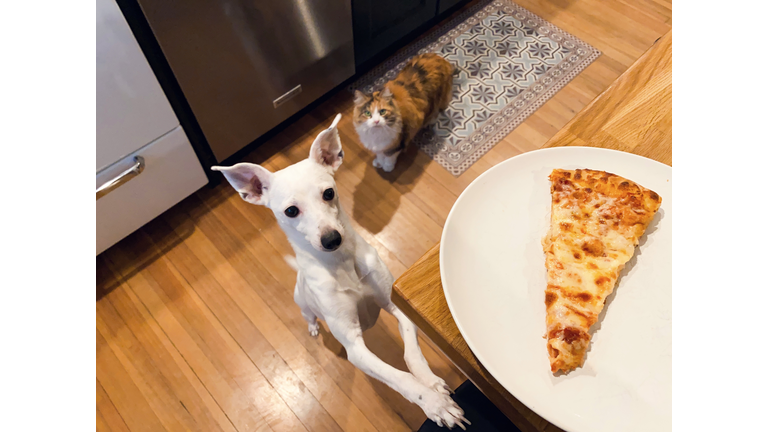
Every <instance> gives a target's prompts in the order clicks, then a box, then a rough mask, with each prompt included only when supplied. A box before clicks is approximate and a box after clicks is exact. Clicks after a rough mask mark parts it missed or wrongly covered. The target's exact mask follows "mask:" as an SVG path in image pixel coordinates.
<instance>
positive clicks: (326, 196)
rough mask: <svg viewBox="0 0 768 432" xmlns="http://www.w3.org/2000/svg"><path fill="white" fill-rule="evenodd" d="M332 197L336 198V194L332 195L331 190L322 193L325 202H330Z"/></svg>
mask: <svg viewBox="0 0 768 432" xmlns="http://www.w3.org/2000/svg"><path fill="white" fill-rule="evenodd" d="M334 196H336V194H334V192H333V189H332V188H328V189H326V190H325V191H324V192H323V199H324V200H326V201H330V200H332V199H333V197H334Z"/></svg>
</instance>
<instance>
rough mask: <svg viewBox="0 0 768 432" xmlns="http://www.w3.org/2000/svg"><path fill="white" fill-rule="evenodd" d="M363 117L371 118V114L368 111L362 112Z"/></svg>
mask: <svg viewBox="0 0 768 432" xmlns="http://www.w3.org/2000/svg"><path fill="white" fill-rule="evenodd" d="M363 115H364V116H366V117H370V116H371V112H370V111H368V110H365V111H363Z"/></svg>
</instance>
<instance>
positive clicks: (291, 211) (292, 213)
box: [285, 206, 299, 218]
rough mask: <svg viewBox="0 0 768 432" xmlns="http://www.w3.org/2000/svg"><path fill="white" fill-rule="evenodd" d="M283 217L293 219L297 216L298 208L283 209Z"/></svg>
mask: <svg viewBox="0 0 768 432" xmlns="http://www.w3.org/2000/svg"><path fill="white" fill-rule="evenodd" d="M285 215H286V216H288V217H289V218H295V217H296V216H298V215H299V208H298V207H296V206H290V207H288V208H287V209H285Z"/></svg>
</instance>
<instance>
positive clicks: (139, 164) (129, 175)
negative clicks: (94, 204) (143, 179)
mask: <svg viewBox="0 0 768 432" xmlns="http://www.w3.org/2000/svg"><path fill="white" fill-rule="evenodd" d="M133 162H134V164H133V166H132V167H130V168H128V169H127V170H125V171H123V172H121V173H120V174H118V175H117V177H115V178H113V179H112V180H110V181H108V182H106V183H104V184H103V185H101V186H100V187H99V188H98V189H96V201H98V200H99V199H100V198H102V197H104V196H106V195H107V194H108V193H110V192H112V191H113V190H115V189H117V188H119V187H120V186H122V185H124V184H126V183H128V182H129V181H130V180H131V179H133V178H135V177H136V176H138V175H139V174H141V172H142V171H144V158H143V157H141V156H135V157H134V158H133Z"/></svg>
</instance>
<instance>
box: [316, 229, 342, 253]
mask: <svg viewBox="0 0 768 432" xmlns="http://www.w3.org/2000/svg"><path fill="white" fill-rule="evenodd" d="M320 244H322V245H323V247H324V248H325V249H326V250H329V251H335V250H336V249H338V248H339V246H341V234H339V232H338V231H336V230H333V231H329V232H327V233H325V234H323V236H322V237H320Z"/></svg>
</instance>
